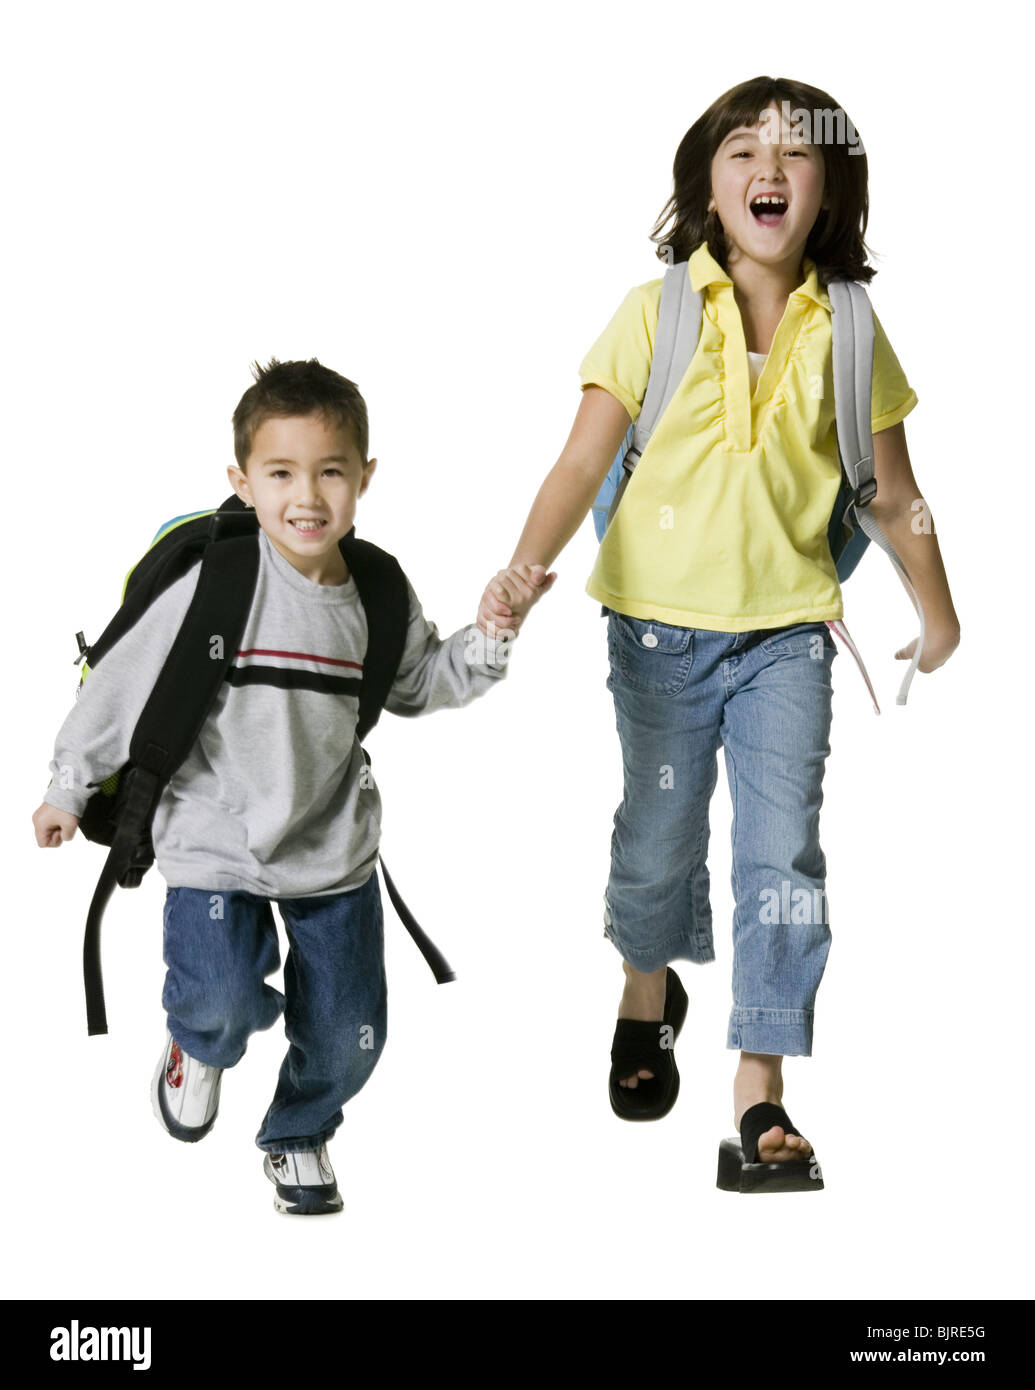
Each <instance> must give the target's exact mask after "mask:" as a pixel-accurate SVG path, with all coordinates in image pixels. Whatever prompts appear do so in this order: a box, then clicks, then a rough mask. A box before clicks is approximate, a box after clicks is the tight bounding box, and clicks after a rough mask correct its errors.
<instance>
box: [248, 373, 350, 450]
mask: <svg viewBox="0 0 1035 1390" xmlns="http://www.w3.org/2000/svg"><path fill="white" fill-rule="evenodd" d="M252 376H253V377H254V378H255V385H254V386H249V388H248V390H247V391H245V393H244V395H243V396H242V397H241V399H240V401H239V402H238V404H237V409H236V410H235V411H234V456H235V458H236V459H237V465H238V467H239V468H241V469H244V466H245V463H246V462H247V459H248V455H249V454H250V453H251V451H252V442H253V440H254V439H255V434H256V431H257V430H258V429H259V427H260V425H263V424H264V423H265V422H266V421H267V420H269V419H271V418H272V417H274V416H286V415H317V414H322V415H326V416H327V417H328V418H329V419H331V420H334V421H335V422H336V423H337V424H338V425H340V426H342V428H348V429H349V430H351V432H352V437H353V439H354V440H355V444H356V448H357V449H358V450H359V454H360V458H361V459H362V461H363V462H364V463H366V462H367V449H368V447H369V443H370V437H369V426H368V424H367V406H366V401H364V399H363V397H362V396H361V395H360V394H359V387H358V386H357V385H356V383H355V382H354V381H349V380H348V379H347V378H346V377H343V376H339V375H338V373H337V372H332V371H331V369H330V367H325V366H323V365H322V363H320V362H318V361H317V360H316V358H315V357H310V359H309V361H308V362H278V361H277V359H276V358H275V357H271V358H270V360H269V363H268V365H267V366H265V367H260V366H259V364H258V362H253V363H252Z"/></svg>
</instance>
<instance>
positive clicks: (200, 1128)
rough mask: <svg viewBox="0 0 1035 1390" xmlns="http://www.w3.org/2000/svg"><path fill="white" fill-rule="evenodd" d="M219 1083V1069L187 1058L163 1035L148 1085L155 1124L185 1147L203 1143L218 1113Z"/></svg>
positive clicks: (178, 1046)
mask: <svg viewBox="0 0 1035 1390" xmlns="http://www.w3.org/2000/svg"><path fill="white" fill-rule="evenodd" d="M222 1079H223V1070H222V1068H221V1067H210V1066H208V1065H207V1064H206V1063H205V1062H199V1061H198V1060H197V1058H196V1057H191V1056H188V1054H187V1053H186V1052H184V1050H183V1048H182V1047H181V1046H180V1044H179V1043H178V1042H177V1041H176V1039H175V1038H174V1037H173V1036H172V1035H171V1034H170V1033H169V1032H168V1031H166V1035H165V1048H164V1050H163V1052H162V1055H161V1057H160V1058H159V1059H158V1068H157V1070H156V1071H155V1075H154V1080H153V1081H152V1083H151V1105H152V1108H153V1109H154V1112H155V1115H156V1116H157V1118H158V1123H159V1124H160V1125H161V1126H162V1128H163V1129H165V1130H167V1131H168V1133H169V1134H171V1135H172V1136H173V1138H174V1139H182V1140H183V1141H184V1143H186V1144H194V1143H197V1141H198V1140H199V1139H204V1137H205V1135H206V1134H207V1133H208V1132H209V1130H210V1129H211V1128H212V1126H213V1124H215V1120H216V1115H217V1114H218V1112H219V1086H220V1083H221V1081H222Z"/></svg>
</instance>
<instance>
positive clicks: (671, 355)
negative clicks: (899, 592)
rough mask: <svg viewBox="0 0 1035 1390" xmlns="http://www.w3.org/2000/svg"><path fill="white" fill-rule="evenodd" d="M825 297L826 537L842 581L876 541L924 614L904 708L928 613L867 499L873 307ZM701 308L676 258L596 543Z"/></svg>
mask: <svg viewBox="0 0 1035 1390" xmlns="http://www.w3.org/2000/svg"><path fill="white" fill-rule="evenodd" d="M827 294H828V295H829V297H830V304H831V308H832V310H833V314H832V327H833V359H834V360H833V367H834V406H835V413H836V419H837V445H838V453H839V455H840V459H841V486H840V488H839V490H838V494H837V497H836V499H835V502H834V508H833V511H832V512H831V516H830V525H829V528H828V531H827V540H828V542H829V544H830V554H831V557H832V559H833V560H834V563H835V566H836V569H837V577H838V580H839V582H841V583H843V582H844V581H845V580H846V579H847V578H848V577H849V575H850V574H852V572H853V571H854V569H855V568H856V566H857V565H858V563H859V561H860V560H861V558H862V556H863V552H864V551H865V550H866V547H867V546H868V545H869V543H870V541H871V540H872V541H875V542H876V544H877V545H879V546H880V548H881V549H882V550H884V551H885V553H886V554H887V555H888V557H889V559H890V560H891V562H892V564H893V565H894V566H895V569H896V570H897V571H898V573H899V576H900V577H901V579H902V582H903V584H904V585H905V587H906V590H907V592H908V593H909V594H910V596H911V597H912V600H913V605H914V607H915V608H916V611H917V616H918V617H919V619H920V637H919V640H918V641H917V645H916V651H915V652H914V654H913V659H912V661H911V662H910V665H909V669H908V671H907V672H906V674H905V677H904V679H903V681H902V685H901V688H900V690H899V693H898V699H897V703H898V704H900V705H904V704H905V703H906V696H907V694H908V692H909V686H910V684H911V682H912V679H913V673H914V672H915V671H916V668H917V665H918V663H919V661H920V656H921V653H922V652H923V645H924V613H923V606H922V604H921V603H920V599H919V597H918V596H917V593H916V590H915V589H914V587H913V584H912V581H911V580H910V578H909V574H908V573H907V571H906V568H905V566H904V565H903V563H902V561H901V560H900V559H899V557H898V555H896V554H895V551H894V549H893V548H892V546H891V543H890V542H889V541H888V539H887V537H886V536H885V535H884V532H883V531H882V530H881V529H880V527H879V526H878V525H877V523H876V521H875V520H874V519H873V517H872V516H871V515H870V513H869V503H870V502H872V501H873V498H874V496H875V495H876V492H877V480H876V478H875V477H874V474H873V436H872V434H871V431H870V395H871V389H872V382H873V309H872V306H871V304H870V298H869V295H868V294H867V293H866V289H865V287H864V286H863V285H861V284H860V283H858V282H857V281H855V280H832V281H831V282H830V284H829V285H828V286H827ZM702 307H703V299H702V296H701V294H700V293H699V292H696V291H694V290H693V289H692V287H691V285H690V275H689V271H688V269H687V262H686V261H679V262H677V263H676V264H675V265H670V266H668V268H667V269H666V271H665V278H664V280H663V282H662V286H661V305H660V308H659V311H658V327H657V331H656V333H655V337H654V356H653V359H652V361H651V369H650V380H649V382H648V385H647V392H646V395H645V396H644V399H643V406H642V408H641V410H640V414H639V416H638V417H637V419H636V421H635V422H634V423H633V424H631V425H630V426H629V430H628V432H627V434H626V436H625V439H624V440H623V442H622V444H621V446H620V447H619V449H618V453H617V454H616V455H615V457H614V461H613V462H612V464H611V467H610V469H609V470H608V474H607V477H606V478H605V479H604V482H603V484H602V486H601V488H600V491H599V493H598V494H597V498H596V501H595V502H594V503H593V526H594V529H595V530H596V534H597V540H603V538H604V532H605V531H606V530H607V527H608V526H609V525H610V523H611V520H612V518H613V517H614V514H615V512H616V511H617V509H618V505H619V503H620V502H621V500H622V495H623V493H624V492H625V489H626V487H627V486H628V484H629V479H630V477H631V475H632V471H633V469H634V468H635V467H636V463H637V461H638V460H639V458H640V456H641V455H642V454H643V451H644V449H646V447H647V443H648V441H649V439H650V437H651V435H652V434H653V432H654V429H655V427H656V425H657V423H658V421H659V420H660V419H661V417H662V415H663V414H664V412H665V409H666V407H667V406H668V404H669V402H670V401H671V399H672V397H673V396H674V395H675V392H676V388H677V387H678V386H679V384H680V382H681V381H682V380H683V377H684V376H685V375H686V372H687V369H688V368H689V366H690V360H691V358H692V357H693V355H694V352H695V350H696V348H697V340H698V338H699V337H700V333H701V314H702ZM604 611H605V612H606V611H607V610H606V609H605V610H604ZM828 626H830V627H831V628H832V629H833V631H834V632H836V633H837V635H838V636H839V637H841V638H842V639H843V640H844V641H845V642H846V643H847V645H848V647H849V648H850V650H851V652H852V655H853V656H854V657H855V660H856V661H857V662H858V664H859V669H860V670H861V672H862V675H863V679H864V680H865V682H866V685H867V688H868V689H869V692H870V696H871V698H872V699H873V704H874V708H875V709H876V711H877V713H878V714H879V713H880V706H879V705H878V704H877V698H876V696H875V695H874V693H873V686H872V685H871V683H870V678H869V676H868V675H867V673H866V668H865V666H864V665H863V663H862V658H861V657H860V655H859V652H858V650H857V649H856V646H855V643H854V642H853V641H852V639H851V637H850V636H849V634H848V629H847V628H846V627H845V626H844V624H843V622H841V621H840V620H839V619H838V620H837V621H836V623H830V624H828Z"/></svg>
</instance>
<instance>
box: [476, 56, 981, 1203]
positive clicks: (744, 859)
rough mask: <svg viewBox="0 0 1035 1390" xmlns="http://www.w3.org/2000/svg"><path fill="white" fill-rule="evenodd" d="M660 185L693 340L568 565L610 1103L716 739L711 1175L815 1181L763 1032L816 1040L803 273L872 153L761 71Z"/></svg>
mask: <svg viewBox="0 0 1035 1390" xmlns="http://www.w3.org/2000/svg"><path fill="white" fill-rule="evenodd" d="M803 136H807V137H808V138H807V139H803V138H802V137H803ZM674 184H675V187H674V192H673V195H672V197H671V199H670V201H669V203H668V204H667V206H666V207H665V209H664V210H663V212H662V215H661V217H660V218H659V219H658V222H657V223H656V225H655V227H654V230H653V232H652V236H651V239H652V240H653V241H655V242H656V243H658V251H657V254H658V256H659V257H660V258H661V259H663V260H665V261H666V262H668V263H679V262H684V261H686V262H688V268H687V273H688V274H689V276H690V280H691V285H692V287H693V289H695V290H698V291H701V292H702V293H703V296H704V312H703V315H702V322H701V333H700V338H699V341H698V345H697V348H696V352H695V353H694V356H693V359H692V361H691V364H690V367H689V368H688V370H687V372H686V375H685V376H684V378H683V380H682V381H681V383H680V384H679V387H678V388H677V390H676V393H675V395H674V396H673V397H672V400H671V402H670V404H669V406H668V408H667V409H666V411H665V413H664V415H663V417H662V418H661V419H660V420H659V422H658V424H657V428H656V429H655V431H654V433H653V435H652V436H651V439H650V442H649V444H648V446H647V448H646V449H645V450H644V454H643V457H642V459H640V460H639V462H638V463H637V466H636V469H635V471H634V472H633V473H632V475H631V477H630V479H629V482H628V486H627V487H626V490H625V493H624V496H623V497H622V500H621V504H620V506H619V507H618V509H617V511H616V512H615V513H614V516H613V519H612V521H611V524H610V525H609V526H608V529H607V531H606V534H605V536H604V539H603V542H602V544H601V546H600V551H599V553H598V556H597V561H596V564H595V566H594V569H593V573H592V575H591V576H590V579H589V582H588V584H587V586H586V588H587V592H588V593H589V594H590V595H592V596H593V597H594V598H596V599H598V600H599V601H600V602H601V603H602V604H603V605H604V610H605V612H606V613H607V616H608V655H609V661H610V675H609V677H608V689H609V690H610V691H611V692H612V695H613V697H614V702H615V709H616V714H617V724H618V731H619V736H620V739H621V743H622V755H623V766H624V795H623V800H622V804H621V805H620V807H619V808H618V811H617V813H616V815H615V820H614V834H613V837H612V848H611V873H610V878H609V880H608V884H607V890H606V893H605V907H604V924H605V932H606V934H607V936H608V937H609V938H610V940H611V941H612V942H613V944H614V945H615V946H616V947H617V949H618V951H619V952H620V954H621V956H622V958H623V963H624V970H625V989H624V993H623V995H622V999H621V1003H620V1005H619V1009H618V1025H617V1028H616V1031H615V1038H614V1043H613V1048H612V1054H611V1055H612V1069H611V1077H610V1085H609V1089H610V1096H611V1104H612V1107H613V1109H614V1111H615V1113H616V1114H617V1115H619V1116H620V1117H621V1118H622V1119H627V1120H645V1119H657V1118H660V1117H661V1116H662V1115H665V1114H667V1113H668V1111H669V1110H670V1109H671V1108H672V1105H673V1104H674V1102H675V1099H676V1095H677V1092H678V1088H679V1075H678V1071H677V1068H676V1064H675V1059H674V1055H673V1051H672V1043H673V1041H674V1039H675V1036H676V1035H677V1034H678V1032H679V1028H680V1026H681V1024H682V1021H683V1018H684V1016H685V1013H686V1006H687V1000H686V994H685V993H684V991H683V989H682V986H681V983H680V981H679V979H678V977H677V975H676V973H675V971H673V970H672V969H671V968H670V967H669V962H670V961H672V960H691V961H696V962H698V963H703V962H706V961H709V960H713V959H714V950H713V945H712V935H711V913H710V905H709V882H708V870H707V867H706V862H705V857H706V848H707V836H708V805H709V801H710V798H711V794H712V791H713V790H714V787H715V784H716V779H717V772H718V769H717V760H716V753H717V750H718V749H719V747H723V748H724V750H725V760H726V771H727V776H728V779H729V785H730V794H731V798H732V802H733V830H732V851H733V873H732V885H733V892H734V897H735V899H736V910H735V915H734V924H733V948H734V960H733V1009H732V1012H731V1015H730V1021H729V1031H728V1037H727V1046H728V1047H730V1048H735V1049H737V1050H739V1052H740V1063H739V1066H738V1069H737V1073H736V1077H735V1080H734V1085H733V1118H734V1124H735V1125H736V1127H737V1129H738V1130H739V1132H740V1141H741V1142H740V1145H739V1146H738V1145H737V1144H736V1143H735V1142H733V1141H727V1143H726V1144H724V1146H723V1153H724V1155H725V1157H724V1159H723V1163H724V1164H725V1167H726V1170H727V1171H726V1178H727V1180H723V1176H722V1173H721V1172H720V1185H722V1186H729V1187H731V1188H733V1189H735V1190H741V1191H747V1190H770V1191H779V1190H784V1191H785V1190H792V1189H795V1190H813V1191H814V1190H818V1187H820V1186H822V1179H821V1178H820V1177H819V1169H818V1164H817V1163H816V1162H815V1160H814V1159H813V1158H812V1157H811V1156H812V1146H811V1144H810V1143H809V1142H808V1141H807V1140H806V1139H805V1138H804V1137H803V1136H802V1135H801V1134H800V1132H799V1131H798V1130H797V1129H795V1127H794V1125H793V1124H792V1122H791V1120H790V1117H789V1116H788V1114H787V1112H786V1111H785V1110H784V1109H783V1108H782V1105H781V1101H782V1098H783V1080H782V1072H781V1068H782V1062H783V1057H784V1056H785V1055H796V1056H809V1055H811V1051H812V1032H813V1006H814V1002H815V997H816V991H817V989H818V986H819V982H820V979H821V978H822V975H823V968H824V964H825V961H826V957H827V951H828V947H829V940H830V930H829V926H828V924H827V913H826V909H825V872H826V864H825V859H824V855H823V851H822V850H821V848H820V844H819V834H818V830H819V811H820V805H821V802H822V780H823V770H824V764H825V760H826V756H827V754H828V752H829V746H828V737H829V730H830V717H831V682H830V667H831V663H832V661H833V659H834V657H835V654H836V648H835V646H834V643H833V641H832V639H831V636H830V633H829V631H828V628H827V623H828V622H830V621H833V620H836V619H838V618H840V617H841V616H842V613H843V609H842V604H841V591H840V588H839V585H838V582H837V576H836V571H835V567H834V563H833V560H832V557H831V554H830V547H829V544H828V542H827V527H828V523H829V520H830V516H831V511H832V508H833V504H834V500H835V497H836V495H837V491H838V487H839V483H840V475H841V468H840V461H839V456H838V452H837V436H836V424H835V419H834V393H833V377H832V369H831V342H832V333H831V310H830V301H829V298H828V297H827V295H826V293H825V287H826V285H827V284H828V283H829V281H830V280H831V279H832V278H835V277H841V278H846V279H854V280H860V281H864V282H868V281H870V280H871V279H872V278H873V275H874V273H875V272H874V270H873V269H872V268H871V267H870V266H868V265H867V264H866V252H867V248H866V246H865V243H864V241H863V234H864V233H865V230H866V223H867V215H868V197H867V170H866V156H865V154H864V153H863V151H862V148H861V146H860V145H859V142H858V138H857V137H856V136H855V131H854V126H853V125H852V124H851V122H850V121H848V120H847V118H846V117H845V114H844V112H843V111H842V110H841V108H840V107H838V105H837V103H836V102H835V101H834V100H833V99H832V98H831V97H830V96H828V95H827V94H826V93H825V92H822V91H819V90H818V89H816V88H813V87H810V86H807V85H805V84H803V83H798V82H792V81H788V80H786V79H783V78H777V79H773V78H768V77H759V78H755V79H754V80H753V81H750V82H745V83H743V84H741V85H740V86H738V87H735V88H733V89H732V90H731V91H729V92H727V93H726V94H725V95H724V96H722V97H720V98H719V100H718V101H716V102H715V103H714V105H712V106H711V107H710V108H709V109H708V110H707V111H706V112H705V113H704V115H703V116H701V117H700V119H699V120H697V121H696V122H695V123H694V124H693V125H692V126H691V127H690V129H689V131H688V132H687V134H686V135H685V137H684V138H683V140H682V143H681V144H680V146H679V149H678V151H677V153H676V159H675V166H674ZM661 283H662V282H661V280H660V279H656V280H652V281H650V282H648V283H647V284H644V285H640V286H637V287H636V288H635V289H633V290H631V291H630V292H629V294H628V295H627V296H626V297H625V299H624V300H623V302H622V303H621V305H620V306H619V308H618V311H617V312H616V313H615V315H614V316H613V318H612V319H611V322H610V323H609V324H608V326H607V328H606V329H605V330H604V332H603V334H602V335H601V336H600V338H599V339H598V340H597V342H596V343H595V344H594V345H593V347H592V348H591V349H590V351H589V353H588V355H587V356H586V358H585V359H584V361H583V363H582V366H581V369H580V374H581V379H582V389H583V396H582V401H581V404H580V406H579V410H578V413H577V415H576V417H575V423H574V425H573V427H572V431H571V434H570V436H569V438H568V441H567V443H566V445H565V447H564V450H563V452H562V454H561V456H560V458H559V459H558V461H557V463H556V465H555V466H554V468H553V469H552V471H551V472H550V473H549V475H548V476H547V478H546V480H545V482H544V483H543V485H542V487H541V488H540V490H539V493H538V496H537V497H536V500H535V503H534V505H533V507H532V511H531V513H530V515H529V517H528V521H527V522H526V525H525V528H524V531H523V532H522V534H521V538H520V540H519V541H518V544H517V548H516V550H515V553H514V558H513V561H512V567H516V573H517V574H518V575H520V576H521V578H520V579H516V578H515V577H514V575H515V568H512V570H511V577H510V578H509V579H507V578H506V577H505V576H504V575H503V574H502V573H501V576H500V577H499V578H498V579H497V580H496V581H492V582H491V583H490V584H489V586H488V587H487V588H486V591H485V594H484V595H483V599H482V607H481V610H480V614H479V616H480V620H481V621H482V622H483V623H488V622H491V621H495V622H496V623H501V622H502V623H507V622H513V621H514V619H515V618H516V619H520V618H521V617H522V616H523V614H524V613H525V612H526V611H527V608H528V606H529V605H530V603H531V602H532V601H533V598H534V595H535V594H536V592H537V590H538V587H539V585H540V584H542V583H543V582H544V576H545V573H546V569H547V568H548V567H549V565H550V564H551V563H552V562H553V560H554V559H555V557H556V556H557V555H558V554H559V553H560V551H561V550H562V549H563V548H564V546H565V545H566V544H567V542H568V541H569V540H570V539H571V537H572V535H573V534H574V533H575V531H576V530H577V528H578V526H579V525H580V523H581V522H582V520H583V518H584V517H585V515H586V512H587V511H588V510H589V508H590V506H591V504H592V502H593V500H594V498H595V497H596V495H597V492H598V490H599V488H600V485H601V482H602V480H603V478H604V477H605V475H606V474H607V472H608V468H609V466H610V464H611V461H612V460H613V458H614V456H615V453H616V450H617V449H618V448H619V446H620V444H621V442H622V440H623V438H624V437H625V435H626V432H627V430H628V428H629V422H630V420H633V421H635V419H636V417H637V415H638V413H639V411H640V408H641V405H642V403H643V398H644V394H645V391H646V387H647V381H648V377H649V373H650V365H651V355H652V350H653V343H654V334H655V330H656V327H657V321H658V304H659V300H660V291H661ZM874 334H875V342H874V364H873V393H872V429H873V434H874V455H875V472H876V479H877V494H876V497H875V498H874V499H873V501H872V503H871V504H870V507H871V514H872V515H873V517H874V518H875V520H876V521H877V523H878V525H879V526H880V527H881V528H882V530H883V531H884V533H885V535H886V536H887V537H888V539H889V540H890V542H891V544H892V546H893V547H894V549H895V551H896V553H897V554H898V556H899V557H900V558H901V560H902V562H903V564H904V565H905V567H906V570H907V571H908V573H909V576H910V578H911V579H912V581H913V585H914V588H915V590H916V593H917V596H918V598H919V600H920V602H921V603H922V605H923V609H924V613H925V615H926V616H927V619H928V626H927V633H926V641H925V646H924V649H923V655H922V659H921V661H920V664H919V669H920V670H921V671H925V672H930V671H933V670H935V669H936V668H937V667H938V666H941V665H942V664H943V663H944V662H945V661H946V660H947V659H948V657H949V656H950V655H951V653H952V652H953V650H954V649H955V647H956V646H957V644H958V642H959V622H958V619H957V617H956V613H955V611H954V608H953V604H952V599H951V596H950V593H949V588H948V583H947V580H946V576H945V571H944V568H943V566H942V563H941V558H940V554H939V549H938V542H937V540H936V539H935V536H934V534H933V528H932V529H929V530H926V531H923V532H921V533H920V534H917V533H916V531H914V529H913V526H912V525H911V522H912V521H913V520H914V518H915V515H916V512H915V510H914V508H913V506H912V505H911V504H913V503H914V501H915V499H918V498H919V497H920V492H919V488H918V487H917V484H916V481H915V479H914V477H913V473H912V470H911V466H910V462H909V456H908V453H907V450H906V442H905V434H904V429H903V426H902V421H903V419H904V418H905V416H906V415H907V414H908V413H909V412H910V410H912V408H913V406H914V405H915V404H916V395H915V393H914V392H913V391H912V390H911V388H910V386H909V384H908V382H907V380H906V378H905V376H904V374H903V372H902V369H901V367H900V366H899V363H898V360H897V359H896V357H895V354H894V352H893V351H892V349H891V346H890V344H889V343H888V340H887V337H886V336H885V334H884V332H883V329H882V328H881V326H880V323H879V321H878V320H877V319H876V317H875V320H874ZM540 567H542V568H540ZM551 582H552V576H551ZM915 647H916V642H915V641H914V642H912V643H910V644H909V645H908V646H907V647H905V648H903V649H902V650H900V651H899V652H897V653H896V655H897V656H898V657H899V658H901V659H910V658H911V657H912V655H913V652H914V650H915ZM792 904H793V906H791V905H792ZM659 1024H660V1026H659ZM731 1155H732V1157H731ZM731 1163H732V1164H733V1167H732V1169H730V1164H731Z"/></svg>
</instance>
